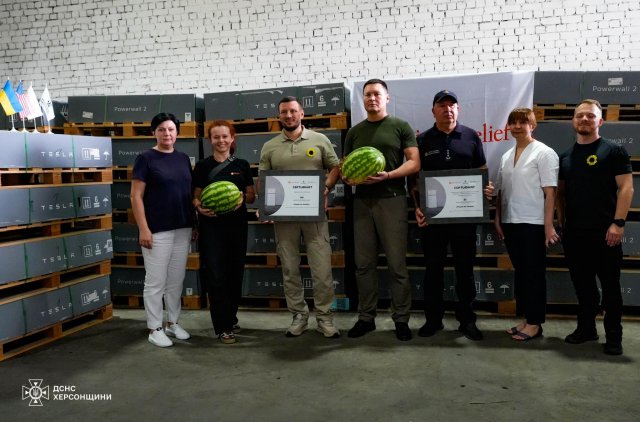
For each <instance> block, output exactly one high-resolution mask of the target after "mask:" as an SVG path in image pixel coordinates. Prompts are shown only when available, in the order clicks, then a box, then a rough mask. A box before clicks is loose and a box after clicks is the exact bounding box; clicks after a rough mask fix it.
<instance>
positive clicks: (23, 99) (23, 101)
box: [16, 81, 31, 119]
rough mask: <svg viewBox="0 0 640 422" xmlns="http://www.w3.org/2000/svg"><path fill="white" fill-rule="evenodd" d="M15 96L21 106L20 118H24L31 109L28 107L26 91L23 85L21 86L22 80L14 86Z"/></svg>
mask: <svg viewBox="0 0 640 422" xmlns="http://www.w3.org/2000/svg"><path fill="white" fill-rule="evenodd" d="M16 97H18V101H19V102H20V105H21V106H22V111H20V118H21V119H25V118H26V117H27V116H28V115H29V113H31V109H30V108H29V99H28V98H27V91H25V90H24V86H22V81H20V83H19V84H18V86H17V87H16Z"/></svg>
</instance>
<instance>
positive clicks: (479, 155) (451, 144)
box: [417, 124, 487, 171]
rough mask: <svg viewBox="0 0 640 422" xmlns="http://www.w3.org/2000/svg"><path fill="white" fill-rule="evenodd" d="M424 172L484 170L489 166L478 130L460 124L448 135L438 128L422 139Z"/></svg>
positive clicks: (421, 136)
mask: <svg viewBox="0 0 640 422" xmlns="http://www.w3.org/2000/svg"><path fill="white" fill-rule="evenodd" d="M417 141H418V148H419V149H420V163H421V168H422V170H425V171H429V170H455V169H471V168H478V167H482V166H483V165H485V164H486V163H487V160H486V158H485V156H484V150H483V149H482V141H481V140H480V137H479V136H478V134H477V133H476V131H475V130H473V129H471V128H468V127H466V126H463V125H461V124H457V125H456V127H455V128H454V129H453V131H451V133H449V134H447V133H444V132H442V131H441V130H440V129H438V128H437V126H436V125H435V124H434V125H433V127H432V128H431V129H429V130H427V131H426V132H423V133H421V134H420V135H418V138H417Z"/></svg>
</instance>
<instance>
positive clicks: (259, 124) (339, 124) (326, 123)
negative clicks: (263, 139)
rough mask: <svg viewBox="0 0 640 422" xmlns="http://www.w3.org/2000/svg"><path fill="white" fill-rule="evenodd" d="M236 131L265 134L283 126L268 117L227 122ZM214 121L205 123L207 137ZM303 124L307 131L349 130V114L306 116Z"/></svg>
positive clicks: (278, 121)
mask: <svg viewBox="0 0 640 422" xmlns="http://www.w3.org/2000/svg"><path fill="white" fill-rule="evenodd" d="M227 122H229V123H230V124H232V125H233V127H234V128H235V129H236V132H237V133H243V134H247V133H264V132H280V131H281V130H282V125H281V124H280V120H279V119H278V118H276V117H267V118H263V119H245V120H227ZM212 123H213V121H212V120H208V121H206V122H205V123H204V127H205V137H207V134H208V133H209V129H210V128H211V125H212ZM302 124H303V125H304V126H305V127H306V128H307V129H336V130H340V129H348V128H349V113H337V114H320V115H313V116H305V117H304V118H303V119H302Z"/></svg>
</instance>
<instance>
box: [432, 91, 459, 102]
mask: <svg viewBox="0 0 640 422" xmlns="http://www.w3.org/2000/svg"><path fill="white" fill-rule="evenodd" d="M447 97H449V98H451V99H453V101H454V102H456V103H457V102H458V97H457V96H456V94H455V92H453V91H449V90H446V89H445V90H443V91H440V92H438V93H437V94H436V95H435V97H433V105H435V104H436V103H438V102H440V101H442V100H443V99H445V98H447Z"/></svg>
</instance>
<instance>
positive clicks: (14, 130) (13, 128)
mask: <svg viewBox="0 0 640 422" xmlns="http://www.w3.org/2000/svg"><path fill="white" fill-rule="evenodd" d="M9 132H17V130H16V126H15V125H14V124H13V114H12V115H11V130H10V131H9Z"/></svg>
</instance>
